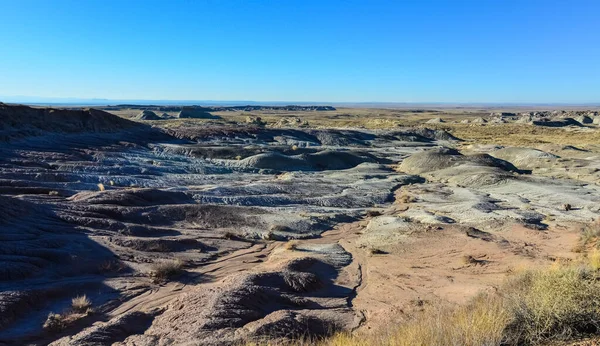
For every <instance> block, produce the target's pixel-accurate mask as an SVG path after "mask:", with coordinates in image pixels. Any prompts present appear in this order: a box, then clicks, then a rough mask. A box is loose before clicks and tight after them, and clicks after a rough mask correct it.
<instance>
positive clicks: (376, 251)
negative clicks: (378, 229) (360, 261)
mask: <svg viewBox="0 0 600 346" xmlns="http://www.w3.org/2000/svg"><path fill="white" fill-rule="evenodd" d="M368 251H369V254H370V255H385V254H386V253H387V252H385V251H383V250H381V249H378V248H374V247H371V248H369V249H368Z"/></svg>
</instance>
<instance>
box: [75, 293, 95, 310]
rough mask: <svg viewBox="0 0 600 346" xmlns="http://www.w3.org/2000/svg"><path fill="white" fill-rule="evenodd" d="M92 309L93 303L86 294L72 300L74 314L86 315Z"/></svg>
mask: <svg viewBox="0 0 600 346" xmlns="http://www.w3.org/2000/svg"><path fill="white" fill-rule="evenodd" d="M91 307H92V301H91V300H90V299H89V298H88V297H87V296H86V295H85V294H84V295H82V296H78V297H75V298H73V299H72V300H71V308H72V309H73V311H74V312H77V313H84V312H87V311H89V310H90V309H91Z"/></svg>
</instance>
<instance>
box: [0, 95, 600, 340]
mask: <svg viewBox="0 0 600 346" xmlns="http://www.w3.org/2000/svg"><path fill="white" fill-rule="evenodd" d="M0 112H2V113H1V115H2V119H1V120H0V121H2V122H1V123H0V124H1V125H0V126H1V129H2V134H3V142H2V144H1V146H0V239H2V241H1V242H0V268H1V269H0V344H1V343H4V344H14V345H20V344H25V343H28V344H36V345H45V344H49V343H52V344H54V345H111V344H117V345H170V344H191V345H224V344H235V343H239V342H241V341H245V340H252V339H264V338H270V339H271V338H275V339H277V338H290V337H294V336H306V335H326V334H328V333H332V332H334V331H336V330H349V331H351V330H355V329H360V328H365V327H368V328H370V327H371V326H373V327H377V326H378V325H379V324H380V323H383V322H384V321H390V320H393V319H394V318H397V317H398V316H399V315H401V313H400V312H399V311H400V310H402V311H410V310H411V309H412V308H414V307H416V306H418V304H417V305H415V304H413V303H414V301H418V300H428V299H434V298H436V299H440V298H441V299H447V300H452V301H459V300H460V299H464V298H465V297H467V296H470V295H472V294H475V293H476V292H477V291H478V290H480V289H485V288H486V287H490V286H491V285H493V284H495V283H497V282H499V280H500V279H501V277H502V275H501V274H498V273H500V272H502V271H507V270H508V269H509V268H510V267H512V266H516V265H517V264H527V265H533V264H536V263H541V262H544V261H548V258H550V257H551V256H554V257H556V256H567V257H568V256H569V254H568V253H563V252H565V251H567V250H565V248H567V247H568V246H567V245H568V244H570V243H572V242H573V241H574V239H575V238H576V237H575V236H574V235H573V234H574V233H569V232H567V231H563V232H562V233H556V228H555V226H556V225H557V224H563V225H568V224H572V223H576V222H583V221H587V220H590V219H593V218H595V217H596V216H597V214H598V207H597V205H598V201H599V199H600V194H599V193H598V189H597V187H596V185H593V184H589V183H584V182H583V181H582V180H577V179H572V178H571V177H568V176H564V177H561V178H560V179H553V178H552V177H550V176H548V175H547V174H544V172H546V171H544V167H550V166H551V164H552V162H551V161H553V160H555V161H556V160H559V155H558V154H552V153H546V152H541V151H527V150H528V149H523V148H521V149H510V148H503V149H502V148H485V147H470V148H465V147H463V146H462V144H461V142H460V140H459V139H457V138H455V137H453V136H451V135H449V134H448V133H446V132H443V131H436V130H429V129H424V128H396V129H393V130H365V129H309V128H306V129H298V128H295V129H293V128H263V127H257V126H252V125H248V126H246V125H232V124H227V123H220V124H210V125H208V124H204V125H198V126H189V125H186V126H184V127H175V128H173V127H170V128H168V129H161V128H157V127H151V126H149V125H148V124H146V123H144V122H143V120H141V122H132V121H127V120H124V119H121V118H119V117H116V116H114V115H112V114H109V113H105V112H101V111H96V110H85V111H66V110H53V109H34V108H29V107H25V106H8V105H1V106H0ZM540 152H541V154H540ZM596 158H597V156H595V154H593V153H589V155H587V156H585V157H583V156H582V157H579V158H577V159H576V160H579V161H582V160H584V161H585V162H583V161H582V162H579V161H577V162H579V165H584V163H585V165H584V166H585V167H586V168H593V167H596V165H597V164H596V162H597V160H596ZM536 160H537V161H536ZM565 160H566V159H565ZM573 160H575V158H573ZM535 162H538V164H535ZM561 162H570V161H564V160H563V161H561ZM574 162H575V161H574ZM538 173H540V174H538ZM590 179H591V178H590ZM565 203H568V204H569V205H570V206H572V208H564V207H562V205H563V204H565ZM567 209H568V210H567ZM565 227H566V226H565ZM567 252H568V251H567ZM464 255H468V256H471V258H473V262H469V263H467V264H464V263H463V262H461V260H460V258H462V257H463V256H464ZM461 263H462V264H461ZM450 277H452V280H450V279H449V278H450ZM382 292H385V294H382ZM461 292H467V293H461ZM83 295H85V296H86V297H87V298H88V299H89V300H90V302H89V306H88V309H80V310H77V309H74V307H73V303H72V299H73V298H75V297H78V296H83ZM51 314H52V315H51ZM49 315H50V317H49Z"/></svg>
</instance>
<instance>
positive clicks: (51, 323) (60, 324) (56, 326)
mask: <svg viewBox="0 0 600 346" xmlns="http://www.w3.org/2000/svg"><path fill="white" fill-rule="evenodd" d="M65 327H66V322H65V318H64V317H63V315H61V314H55V313H53V312H51V313H49V314H48V318H46V322H44V326H43V328H44V330H46V331H48V332H53V333H57V332H60V331H62V330H63V329H65Z"/></svg>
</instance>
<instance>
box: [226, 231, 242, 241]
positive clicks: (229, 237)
mask: <svg viewBox="0 0 600 346" xmlns="http://www.w3.org/2000/svg"><path fill="white" fill-rule="evenodd" d="M223 238H225V239H227V240H236V239H239V236H238V235H237V234H235V233H233V232H225V234H223Z"/></svg>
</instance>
